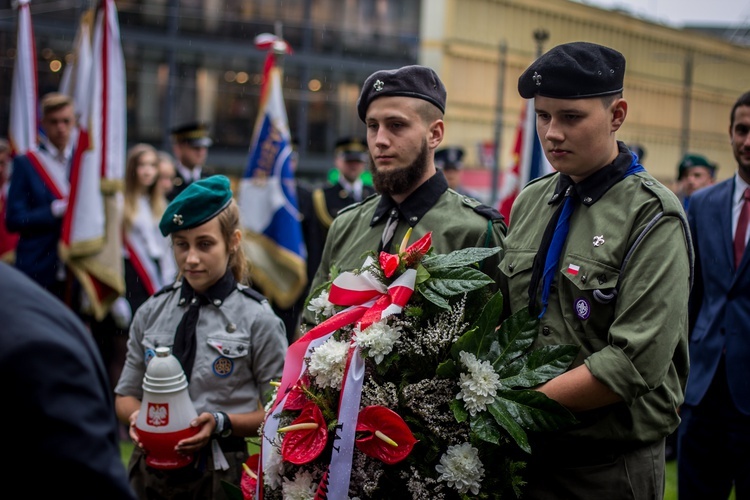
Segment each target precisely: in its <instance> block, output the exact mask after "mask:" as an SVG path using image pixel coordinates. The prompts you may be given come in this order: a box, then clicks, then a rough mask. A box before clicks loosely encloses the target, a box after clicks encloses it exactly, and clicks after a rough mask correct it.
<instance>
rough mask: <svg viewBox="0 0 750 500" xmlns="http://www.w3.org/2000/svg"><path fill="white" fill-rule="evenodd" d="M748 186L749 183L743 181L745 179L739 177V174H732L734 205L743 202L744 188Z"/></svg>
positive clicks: (749, 185)
mask: <svg viewBox="0 0 750 500" xmlns="http://www.w3.org/2000/svg"><path fill="white" fill-rule="evenodd" d="M749 187H750V184H748V183H747V182H745V180H744V179H743V178H742V177H740V174H738V173H735V174H734V197H733V198H732V199H733V200H734V205H739V204H740V203H742V202H743V198H744V194H745V189H747V188H749Z"/></svg>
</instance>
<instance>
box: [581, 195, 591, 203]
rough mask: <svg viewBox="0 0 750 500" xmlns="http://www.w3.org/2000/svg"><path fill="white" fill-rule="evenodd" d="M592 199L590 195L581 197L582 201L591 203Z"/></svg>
mask: <svg viewBox="0 0 750 500" xmlns="http://www.w3.org/2000/svg"><path fill="white" fill-rule="evenodd" d="M592 201H593V198H591V196H587V197H585V198H584V199H583V202H584V203H591V202H592Z"/></svg>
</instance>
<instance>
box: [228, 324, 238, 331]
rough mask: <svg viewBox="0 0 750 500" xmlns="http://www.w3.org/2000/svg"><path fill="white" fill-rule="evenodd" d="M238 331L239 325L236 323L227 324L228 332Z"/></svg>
mask: <svg viewBox="0 0 750 500" xmlns="http://www.w3.org/2000/svg"><path fill="white" fill-rule="evenodd" d="M236 331H237V325H235V324H234V323H229V324H228V325H227V333H233V332H236Z"/></svg>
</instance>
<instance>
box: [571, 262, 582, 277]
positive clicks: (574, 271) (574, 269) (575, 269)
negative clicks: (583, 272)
mask: <svg viewBox="0 0 750 500" xmlns="http://www.w3.org/2000/svg"><path fill="white" fill-rule="evenodd" d="M580 269H581V266H576V265H575V264H568V274H572V275H573V276H577V275H578V271H580Z"/></svg>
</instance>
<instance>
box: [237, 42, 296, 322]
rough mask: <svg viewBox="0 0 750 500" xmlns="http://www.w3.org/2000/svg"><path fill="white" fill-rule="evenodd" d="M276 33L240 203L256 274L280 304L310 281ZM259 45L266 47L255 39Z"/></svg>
mask: <svg viewBox="0 0 750 500" xmlns="http://www.w3.org/2000/svg"><path fill="white" fill-rule="evenodd" d="M279 43H281V44H284V46H286V44H285V43H284V42H282V41H280V40H278V39H275V40H272V41H271V42H270V43H269V44H268V49H269V53H268V58H267V60H266V67H265V69H264V75H263V76H264V80H263V88H262V90H261V101H260V112H259V114H258V118H257V120H256V123H255V129H254V132H253V138H252V142H251V145H250V153H249V156H248V161H247V166H246V168H245V172H244V173H243V175H242V179H241V180H240V189H239V194H238V203H239V206H240V213H241V218H242V225H243V227H244V228H245V238H244V240H245V243H246V250H247V253H248V258H249V260H250V262H251V264H252V268H251V276H252V280H253V282H254V283H255V284H257V285H258V287H259V288H260V289H261V290H262V292H263V294H264V295H265V296H266V297H267V298H268V299H269V301H271V303H273V304H274V305H276V306H277V307H279V308H281V309H286V308H289V307H291V306H292V305H293V304H294V303H295V302H296V301H297V299H298V298H299V295H300V294H301V293H302V291H303V290H304V288H305V285H306V284H307V272H306V266H305V260H306V258H307V255H306V251H305V245H304V241H303V239H302V225H301V222H300V214H299V210H298V204H297V193H296V182H295V179H294V169H293V164H292V140H291V134H290V132H289V124H288V121H287V115H286V108H285V106H284V97H283V95H282V88H281V69H280V68H278V67H277V66H276V64H275V54H274V51H275V50H278V44H279ZM256 45H258V46H259V47H264V46H262V45H261V44H259V43H256Z"/></svg>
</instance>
